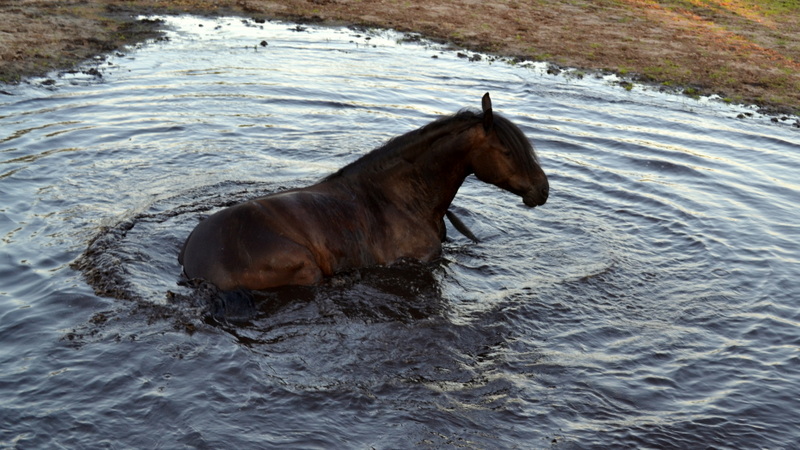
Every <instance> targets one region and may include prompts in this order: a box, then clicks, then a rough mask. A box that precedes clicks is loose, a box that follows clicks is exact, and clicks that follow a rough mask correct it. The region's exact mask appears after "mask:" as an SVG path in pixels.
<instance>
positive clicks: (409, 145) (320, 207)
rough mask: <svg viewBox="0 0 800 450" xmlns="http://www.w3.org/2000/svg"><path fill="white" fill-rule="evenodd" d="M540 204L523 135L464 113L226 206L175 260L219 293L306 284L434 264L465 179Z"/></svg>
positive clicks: (487, 113)
mask: <svg viewBox="0 0 800 450" xmlns="http://www.w3.org/2000/svg"><path fill="white" fill-rule="evenodd" d="M470 174H475V176H476V177H477V178H478V179H479V180H481V181H483V182H486V183H491V184H493V185H495V186H498V187H500V188H502V189H505V190H506V191H509V192H511V193H514V194H516V195H518V196H520V197H522V202H523V203H524V204H525V205H526V206H529V207H535V206H540V205H543V204H544V203H545V202H546V201H547V197H548V193H549V184H548V181H547V176H546V175H545V173H544V171H543V170H542V168H541V167H540V166H539V162H538V159H537V157H536V154H535V153H534V150H533V147H532V146H531V144H530V142H529V141H528V139H527V138H526V137H525V135H524V134H523V133H522V131H521V130H520V129H519V128H518V127H517V126H516V125H514V124H513V123H511V122H510V121H509V120H508V119H506V118H504V117H502V116H500V115H498V114H495V113H494V112H493V111H492V103H491V99H490V98H489V94H488V93H487V94H486V95H484V96H483V99H482V111H480V112H477V111H473V110H462V111H460V112H458V113H456V114H454V115H451V116H446V117H442V118H440V119H438V120H436V121H434V122H432V123H430V124H428V125H425V126H423V127H422V128H419V129H417V130H414V131H411V132H409V133H406V134H404V135H402V136H398V137H395V138H393V139H391V140H389V141H388V142H387V143H386V144H385V145H383V146H382V147H379V148H377V149H375V150H373V151H371V152H369V153H367V154H366V155H364V156H363V157H361V158H360V159H358V160H356V161H355V162H353V163H351V164H349V165H347V166H345V167H343V168H341V169H340V170H339V171H337V172H335V173H333V174H331V175H329V176H327V177H325V178H323V179H322V180H321V181H320V182H318V183H316V184H314V185H311V186H308V187H303V188H298V189H291V190H287V191H284V192H279V193H275V194H270V195H267V196H264V197H260V198H256V199H253V200H250V201H247V202H244V203H240V204H238V205H234V206H231V207H228V208H225V209H223V210H221V211H218V212H216V213H214V214H213V215H211V216H209V217H208V218H206V219H205V220H203V221H201V222H200V223H199V224H198V225H197V226H196V227H195V229H194V231H192V233H191V234H190V235H189V237H188V238H187V239H186V242H185V243H184V245H183V249H182V250H181V252H180V255H179V257H178V261H179V262H180V263H181V264H182V265H183V269H184V273H185V275H186V276H187V277H189V278H202V279H204V280H206V281H208V282H211V283H212V284H214V285H216V286H217V287H218V288H219V289H221V290H223V291H228V290H235V289H238V288H245V289H253V290H261V289H269V288H273V287H278V286H284V285H312V284H316V283H318V282H319V281H321V280H322V278H323V277H326V276H330V275H333V274H336V273H338V272H342V271H345V270H348V269H355V268H360V267H367V266H373V265H388V264H392V263H393V262H395V261H398V260H399V259H401V258H415V259H418V260H420V261H423V262H427V261H431V260H433V259H435V258H436V257H438V256H439V255H440V254H441V251H442V241H443V240H444V238H445V224H444V216H445V214H446V213H447V212H448V208H449V206H450V202H452V201H453V198H454V197H455V195H456V192H457V191H458V189H459V187H460V186H461V184H462V183H463V182H464V179H465V178H466V177H467V176H468V175H470Z"/></svg>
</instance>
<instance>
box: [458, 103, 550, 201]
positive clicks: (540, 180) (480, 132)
mask: <svg viewBox="0 0 800 450" xmlns="http://www.w3.org/2000/svg"><path fill="white" fill-rule="evenodd" d="M482 125H483V126H482V127H480V126H479V127H478V129H477V130H476V132H475V136H476V137H475V139H476V141H477V142H475V144H476V145H475V150H474V153H473V157H472V169H473V171H474V172H475V176H476V177H478V179H479V180H481V181H483V182H485V183H491V184H494V185H495V186H498V187H500V188H502V189H505V190H507V191H509V192H512V193H514V194H517V195H519V196H520V197H522V201H523V203H525V205H527V206H532V207H533V206H540V205H544V204H545V202H546V201H547V196H548V194H549V192H550V184H549V183H548V182H547V175H545V173H544V171H543V170H542V168H541V167H540V166H539V162H538V161H537V159H536V154H535V153H534V151H533V147H532V146H531V144H530V142H529V141H528V138H526V137H525V135H524V134H523V133H522V130H520V129H519V127H517V126H516V125H514V124H513V123H511V122H510V121H509V120H508V119H506V118H504V117H501V116H498V115H495V114H494V113H492V101H491V99H490V98H489V94H488V93H487V94H486V95H484V96H483V124H482Z"/></svg>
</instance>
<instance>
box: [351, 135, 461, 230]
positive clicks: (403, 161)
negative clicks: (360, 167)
mask: <svg viewBox="0 0 800 450" xmlns="http://www.w3.org/2000/svg"><path fill="white" fill-rule="evenodd" d="M443 140H445V141H446V142H442V141H443ZM422 145H424V146H426V147H427V148H420V149H419V151H415V152H413V153H414V157H413V158H408V157H407V155H406V157H402V156H400V157H398V159H397V161H396V162H395V163H394V164H390V165H388V166H387V168H386V169H385V170H383V171H376V172H373V173H364V174H361V175H359V176H361V177H362V179H361V181H362V185H363V186H364V188H365V190H371V191H379V192H380V195H382V196H383V197H384V198H386V199H388V200H389V201H391V202H392V203H393V204H394V205H395V206H396V207H398V208H402V209H405V210H407V211H411V212H412V213H415V214H418V215H420V216H426V217H420V218H421V219H426V218H427V219H431V220H435V221H438V220H440V219H441V218H442V217H443V216H444V214H445V213H446V212H447V208H448V207H449V206H450V202H452V201H453V198H454V197H455V195H456V192H458V188H459V187H461V184H462V183H463V182H464V179H465V178H466V177H467V175H469V163H468V156H469V155H468V150H469V130H464V131H462V132H460V133H457V134H454V135H451V136H447V137H441V136H439V139H431V141H430V142H426V143H424V144H422Z"/></svg>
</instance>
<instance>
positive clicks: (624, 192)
mask: <svg viewBox="0 0 800 450" xmlns="http://www.w3.org/2000/svg"><path fill="white" fill-rule="evenodd" d="M167 21H168V22H169V24H170V26H171V27H172V31H171V32H170V33H169V37H170V39H169V41H166V42H159V43H152V44H150V45H146V46H143V47H141V48H139V49H137V50H135V51H131V52H129V53H127V54H125V55H123V54H119V55H112V56H110V57H109V58H108V59H106V60H103V61H99V62H98V64H99V67H100V69H102V70H101V72H102V74H103V76H102V77H97V76H94V75H91V74H82V73H78V74H73V75H65V76H62V77H60V78H56V79H55V81H56V82H55V84H52V85H49V83H48V85H42V84H39V83H32V84H26V85H21V86H10V87H8V86H7V87H4V90H6V91H8V92H10V93H12V94H13V95H10V96H6V95H3V96H2V97H0V198H2V203H1V204H0V236H2V247H0V339H1V340H2V344H3V345H2V346H0V395H1V396H2V398H3V401H2V403H1V404H0V446H3V447H12V448H13V447H19V448H52V447H58V446H61V447H68V448H98V447H113V448H117V447H119V448H130V447H133V448H176V447H180V446H187V447H199V448H221V447H225V448H265V447H267V448H268V447H279V446H280V447H289V448H314V447H319V448H347V447H354V448H368V447H375V448H408V447H420V446H431V447H467V448H513V447H521V448H548V447H555V448H594V447H597V448H606V447H637V448H665V447H679V448H697V447H701V446H702V447H706V446H710V447H714V448H791V447H792V446H794V445H796V444H797V442H798V441H800V429H798V426H797V423H798V422H800V416H798V413H797V411H800V400H798V398H800V395H797V394H798V393H800V350H799V349H800V313H798V311H799V310H798V307H797V306H798V305H797V301H798V298H800V284H799V283H798V281H797V280H799V279H800V249H799V248H798V244H797V242H798V241H800V225H798V224H800V213H798V210H797V207H796V205H797V199H798V198H800V184H798V181H797V169H798V167H800V133H799V132H798V129H796V128H793V127H791V126H790V124H791V123H792V122H793V120H795V119H791V120H779V121H778V122H777V123H773V122H771V121H770V120H769V119H768V118H763V117H759V116H757V115H755V116H754V117H747V115H745V114H750V113H751V110H750V109H748V108H743V107H735V106H729V105H725V104H722V103H719V102H716V101H713V100H708V99H704V100H700V101H697V100H692V99H689V98H687V97H682V96H676V95H667V94H662V93H659V92H657V90H655V89H647V88H642V87H635V88H634V89H633V90H631V91H626V90H624V89H622V88H620V87H619V86H615V85H614V79H613V77H606V78H603V77H597V76H594V75H587V76H583V77H581V76H578V74H577V73H572V74H566V75H565V74H561V75H557V76H556V75H549V74H548V73H547V70H546V69H547V68H546V66H544V65H542V64H531V63H514V64H512V63H510V62H508V61H502V60H496V59H493V58H489V57H487V56H486V55H482V56H481V58H480V60H479V61H470V58H464V57H461V56H459V54H458V52H456V51H450V50H447V49H444V48H442V47H441V46H437V45H433V44H430V43H425V42H421V43H400V44H398V41H401V40H403V38H404V36H403V35H401V34H396V33H391V32H376V31H366V30H361V31H357V30H352V29H340V28H333V29H331V28H321V27H298V26H296V25H295V24H289V23H280V22H275V23H265V24H257V23H254V22H252V21H243V20H241V19H238V18H222V19H200V18H193V17H182V18H167ZM411 40H413V39H411ZM262 41H265V42H266V43H267V45H266V46H262V45H261V42H262ZM462 56H463V55H462ZM466 56H473V55H472V54H469V55H466ZM472 59H473V60H475V59H478V58H472ZM54 78H55V77H54ZM487 91H488V92H490V93H491V95H492V99H493V102H494V106H495V110H496V111H497V112H499V113H501V114H504V115H505V116H506V117H508V118H509V119H511V120H512V121H514V122H515V123H517V124H519V125H520V127H521V128H522V129H523V131H524V132H525V133H526V135H528V136H529V137H530V138H531V140H532V141H533V143H534V145H535V146H536V148H537V152H538V154H539V156H540V159H541V161H542V165H543V167H544V169H545V171H546V172H547V173H548V175H549V178H550V184H551V195H550V200H549V201H548V203H547V204H546V205H544V206H543V207H539V208H535V209H528V208H525V207H524V206H523V205H522V203H521V201H520V199H519V198H517V197H515V196H513V195H512V194H509V193H507V192H504V191H501V190H499V189H497V188H495V187H493V186H489V185H485V184H482V183H480V182H478V181H477V180H475V179H468V180H467V182H466V183H465V185H464V186H463V187H462V189H461V191H460V193H459V195H458V196H457V197H456V201H455V202H454V210H455V211H456V212H457V213H458V215H459V216H460V217H461V218H462V219H463V220H464V222H466V223H467V225H468V226H469V227H470V228H471V229H472V230H473V232H474V233H475V234H476V235H477V236H478V237H479V238H480V239H481V242H480V243H478V244H474V243H472V242H471V241H469V240H468V239H466V238H464V237H462V236H460V235H458V234H457V233H456V232H455V231H454V230H450V232H449V235H450V241H449V242H448V243H447V245H446V248H445V252H444V256H443V258H442V261H440V262H438V263H436V264H433V265H429V266H428V265H415V264H406V265H403V266H401V267H395V268H376V269H372V270H364V271H360V272H358V273H354V274H347V275H345V276H342V277H339V278H338V279H337V280H335V282H333V283H329V284H328V285H326V286H323V287H319V288H310V289H296V290H289V291H285V292H277V293H272V294H269V295H267V296H266V297H265V298H263V299H261V300H259V302H258V303H257V304H256V305H255V307H256V310H255V313H254V315H249V316H248V314H251V313H252V312H248V313H247V314H245V318H246V319H247V320H244V321H241V320H236V319H237V318H238V317H239V316H237V312H236V311H232V310H225V305H222V306H220V305H219V304H213V302H211V303H209V301H208V299H207V298H204V297H203V292H198V291H196V290H193V289H192V288H190V287H187V286H183V285H179V284H178V282H179V281H180V267H179V266H178V264H177V261H176V257H177V253H178V250H179V248H180V245H181V244H182V242H183V240H184V239H185V237H186V236H187V235H188V233H189V232H190V231H191V229H192V228H193V227H194V225H195V224H196V223H197V221H198V220H199V219H200V218H202V217H204V216H205V215H207V214H210V213H212V212H213V211H215V210H217V209H219V208H221V207H223V206H225V205H229V204H232V203H234V202H237V201H241V200H244V199H247V198H251V197H253V196H256V195H262V194H266V193H269V192H275V191H277V190H280V189H285V188H289V187H295V186H300V185H303V184H307V183H310V182H313V181H315V180H317V179H319V178H321V177H323V176H324V175H326V174H328V173H330V172H332V171H334V170H336V169H337V168H338V167H341V166H342V165H344V164H346V163H348V162H350V161H353V160H354V159H356V158H358V157H359V156H360V155H362V154H364V153H366V152H367V151H369V150H370V149H372V148H374V147H376V146H378V145H380V144H381V143H383V142H384V141H385V140H387V139H389V138H391V137H392V136H395V135H398V134H401V133H404V132H407V131H410V130H412V129H414V128H416V127H419V126H422V125H424V124H426V123H428V122H430V121H432V120H434V119H435V118H436V117H438V116H439V115H441V114H448V113H452V112H455V111H457V110H459V109H461V108H464V107H474V108H478V107H479V106H480V98H481V96H482V95H483V93H484V92H487ZM740 116H744V117H745V119H740V118H738V117H740ZM87 249H88V250H87ZM82 255H83V256H82ZM220 310H222V313H220Z"/></svg>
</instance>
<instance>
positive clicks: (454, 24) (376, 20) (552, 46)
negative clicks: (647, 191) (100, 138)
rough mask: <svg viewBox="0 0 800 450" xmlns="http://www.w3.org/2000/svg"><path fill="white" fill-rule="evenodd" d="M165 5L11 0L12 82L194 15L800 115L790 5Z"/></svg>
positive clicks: (8, 51)
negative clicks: (394, 42) (442, 45)
mask: <svg viewBox="0 0 800 450" xmlns="http://www.w3.org/2000/svg"><path fill="white" fill-rule="evenodd" d="M165 3H166V2H161V1H155V0H133V1H126V2H116V1H112V0H69V1H52V0H47V1H36V0H21V1H14V2H11V1H3V0H0V18H2V21H0V83H6V84H9V83H19V82H23V81H24V80H26V79H27V78H29V77H36V76H44V75H46V74H48V73H51V72H53V71H69V70H76V69H75V68H76V67H79V66H80V64H81V63H84V62H86V61H89V60H91V59H92V58H93V57H95V56H97V55H102V54H107V53H110V52H113V51H124V48H125V47H126V46H131V45H135V44H137V43H139V42H143V41H146V40H149V39H158V38H159V37H160V36H161V33H160V30H161V26H162V24H161V23H159V22H158V21H154V20H148V19H144V20H143V19H140V17H141V16H142V15H145V16H146V15H154V14H187V13H188V14H198V15H212V16H222V15H237V16H243V17H248V18H254V19H258V20H272V19H280V20H292V21H298V22H302V23H309V22H312V23H320V24H330V25H356V26H365V27H376V28H393V29H396V30H399V31H407V32H415V33H420V34H421V35H422V36H424V37H426V38H431V39H434V40H437V41H443V42H450V43H453V44H455V45H457V46H460V47H463V48H466V49H470V50H474V51H480V52H486V53H491V54H495V55H499V56H506V57H511V58H519V59H523V60H535V61H547V62H550V63H551V64H553V65H554V67H559V66H563V67H574V68H578V69H581V70H585V71H587V72H603V71H606V72H614V73H617V74H619V75H621V76H623V77H624V78H626V79H627V80H630V81H635V82H642V83H646V84H651V85H656V86H659V87H661V88H662V89H667V90H671V91H675V92H679V93H683V94H685V95H689V96H698V95H710V94H717V95H719V96H720V97H721V98H723V100H724V101H726V102H731V103H737V104H738V103H743V104H754V105H757V106H759V107H760V108H761V110H760V112H762V113H765V114H769V115H773V116H781V115H787V114H793V115H799V114H800V34H799V33H797V32H796V31H794V30H797V29H798V28H800V6H791V5H790V6H783V7H780V8H781V9H775V8H779V6H775V7H773V9H769V8H770V6H769V5H771V4H772V3H776V4H777V3H780V2H770V1H761V2H752V1H751V2H745V1H738V2H718V1H704V0H694V1H658V2H657V1H646V0H619V1H613V0H601V1H594V2H589V1H586V2H583V1H576V2H558V3H552V2H517V1H494V2H492V1H490V2H477V1H472V0H467V1H455V0H449V1H447V0H445V1H436V2H434V1H427V0H416V1H409V2H402V3H401V2H394V1H389V0H381V1H376V2H369V3H363V2H358V1H356V0H283V1H263V0H219V1H211V0H182V1H175V2H169V3H167V4H168V5H169V6H165ZM743 5H745V6H743ZM747 5H750V6H747ZM625 87H626V85H625V83H621V88H625Z"/></svg>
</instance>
